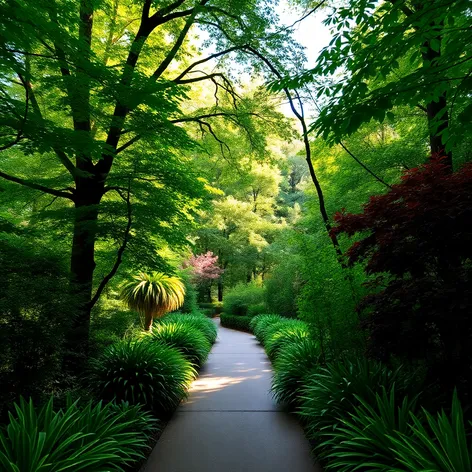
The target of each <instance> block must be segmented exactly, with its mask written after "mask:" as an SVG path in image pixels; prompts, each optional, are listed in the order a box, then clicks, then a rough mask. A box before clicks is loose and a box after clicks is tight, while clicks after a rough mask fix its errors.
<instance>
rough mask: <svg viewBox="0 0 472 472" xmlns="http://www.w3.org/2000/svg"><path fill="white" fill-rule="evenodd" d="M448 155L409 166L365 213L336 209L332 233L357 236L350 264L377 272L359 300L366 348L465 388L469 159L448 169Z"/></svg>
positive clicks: (471, 327)
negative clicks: (416, 363) (413, 363)
mask: <svg viewBox="0 0 472 472" xmlns="http://www.w3.org/2000/svg"><path fill="white" fill-rule="evenodd" d="M447 161H448V160H447V158H437V157H433V158H432V159H431V161H430V162H429V163H428V164H426V165H422V166H420V167H418V168H415V169H411V170H409V171H406V173H405V175H404V176H403V178H402V182H401V183H400V184H397V185H394V186H393V187H392V190H391V191H390V192H388V193H387V194H385V195H380V196H372V197H371V198H370V201H369V203H368V204H366V205H365V206H364V210H363V212H362V213H360V214H349V213H338V214H337V215H336V222H337V226H336V227H335V228H334V229H333V231H335V232H336V233H338V234H339V233H346V234H348V235H350V236H354V235H360V239H359V240H358V241H357V242H355V243H354V244H353V245H352V246H351V248H350V249H349V251H348V252H347V256H348V258H349V263H350V264H355V263H357V262H361V263H365V271H366V273H367V274H368V275H372V276H373V277H374V279H373V280H372V282H371V283H370V288H371V293H370V294H369V295H368V296H367V297H366V298H365V299H364V300H363V301H362V303H361V305H360V308H362V309H365V311H366V317H365V319H364V321H363V326H364V327H365V328H366V329H367V331H368V333H369V350H370V354H371V355H373V356H375V357H378V358H380V359H381V360H384V361H389V360H391V358H392V356H395V357H400V358H401V359H403V360H405V361H412V360H413V361H420V362H423V363H425V365H426V366H427V368H428V373H429V380H431V381H433V380H434V381H436V380H438V379H439V381H440V382H441V383H442V385H443V386H444V387H445V388H447V389H449V390H450V391H452V388H453V387H454V385H456V384H459V385H460V386H461V387H462V388H464V389H467V390H468V392H469V393H470V389H471V385H470V377H469V375H468V372H469V366H470V362H471V359H472V351H471V349H470V336H471V335H472V324H471V322H470V316H469V314H470V311H471V306H470V300H472V297H471V295H472V294H471V291H470V287H471V285H470V281H471V274H472V272H471V267H470V260H471V258H472V249H471V246H470V239H471V230H470V224H469V223H470V218H471V217H472V205H471V201H472V193H471V190H472V185H471V184H472V165H471V164H467V165H466V166H464V167H463V168H461V169H459V170H457V171H456V172H454V173H451V172H450V170H449V169H448V166H447V164H446V163H447Z"/></svg>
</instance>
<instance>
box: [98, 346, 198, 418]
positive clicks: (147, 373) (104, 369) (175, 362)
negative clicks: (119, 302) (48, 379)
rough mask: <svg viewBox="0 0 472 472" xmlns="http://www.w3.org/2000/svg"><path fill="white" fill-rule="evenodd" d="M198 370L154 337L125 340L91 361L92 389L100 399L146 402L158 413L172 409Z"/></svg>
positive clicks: (145, 404)
mask: <svg viewBox="0 0 472 472" xmlns="http://www.w3.org/2000/svg"><path fill="white" fill-rule="evenodd" d="M195 375H196V372H195V369H194V367H193V366H192V365H191V363H190V362H189V361H188V360H187V359H186V358H185V357H184V356H183V354H181V353H180V352H179V351H178V350H176V349H174V348H172V347H170V346H167V345H165V344H163V343H160V342H152V341H151V340H147V339H144V340H124V341H121V342H119V343H117V344H114V345H111V346H109V347H108V348H106V349H105V350H104V352H103V353H102V355H101V356H100V357H98V358H97V359H94V360H93V361H92V362H91V367H90V374H89V380H90V388H91V389H92V390H93V392H94V393H95V396H96V398H97V399H101V400H104V401H118V402H119V401H127V402H129V403H131V404H133V405H144V406H145V407H146V408H147V409H149V410H151V411H153V412H155V413H156V414H157V415H166V414H168V413H170V412H172V411H173V409H174V408H175V407H176V406H177V405H178V404H179V402H180V400H181V399H182V398H183V397H184V396H185V395H186V390H187V388H188V387H189V385H190V382H191V381H192V380H193V379H194V378H195Z"/></svg>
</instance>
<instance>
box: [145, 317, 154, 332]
mask: <svg viewBox="0 0 472 472" xmlns="http://www.w3.org/2000/svg"><path fill="white" fill-rule="evenodd" d="M152 320H153V316H152V313H145V314H144V331H148V332H150V331H152Z"/></svg>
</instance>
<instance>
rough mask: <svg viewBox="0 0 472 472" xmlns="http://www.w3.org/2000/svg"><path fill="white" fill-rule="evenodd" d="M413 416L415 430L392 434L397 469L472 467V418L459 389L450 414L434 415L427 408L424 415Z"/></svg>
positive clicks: (460, 471) (462, 470) (446, 471)
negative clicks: (471, 420)
mask: <svg viewBox="0 0 472 472" xmlns="http://www.w3.org/2000/svg"><path fill="white" fill-rule="evenodd" d="M410 416H411V420H410V430H411V434H409V435H396V436H393V437H392V443H393V449H394V452H395V457H396V459H397V461H398V463H399V464H400V466H399V467H398V468H396V469H394V471H395V472H400V471H401V472H403V471H407V472H418V471H419V470H425V471H426V470H427V471H434V472H470V471H471V470H472V446H471V445H470V434H471V430H472V422H470V421H469V422H467V423H466V421H465V420H464V413H463V411H462V407H461V404H460V401H459V399H458V397H457V392H454V396H453V400H452V409H451V412H450V413H449V414H447V413H445V412H444V410H443V411H441V412H440V413H438V414H437V415H436V416H433V415H431V414H430V413H428V412H427V411H426V410H424V409H423V410H422V415H418V416H417V415H416V414H411V415H410ZM423 416H424V417H425V419H424V420H423V418H422V417H423Z"/></svg>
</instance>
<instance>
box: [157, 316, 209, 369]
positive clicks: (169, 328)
mask: <svg viewBox="0 0 472 472" xmlns="http://www.w3.org/2000/svg"><path fill="white" fill-rule="evenodd" d="M151 339H152V341H153V342H158V343H162V344H165V345H167V346H169V347H173V348H175V349H177V350H178V351H179V352H181V353H182V354H183V356H184V357H185V358H186V359H187V360H188V361H189V362H190V363H191V364H192V365H193V366H195V367H200V366H202V365H203V363H204V362H205V361H206V359H207V357H208V354H209V352H210V349H211V344H210V342H209V341H208V340H207V339H206V337H205V335H204V334H203V333H202V332H201V331H200V330H199V329H198V328H196V327H194V326H191V325H190V324H188V323H185V322H180V321H175V322H173V323H171V322H166V323H159V324H158V325H157V326H155V327H154V330H153V331H152V334H151Z"/></svg>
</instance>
